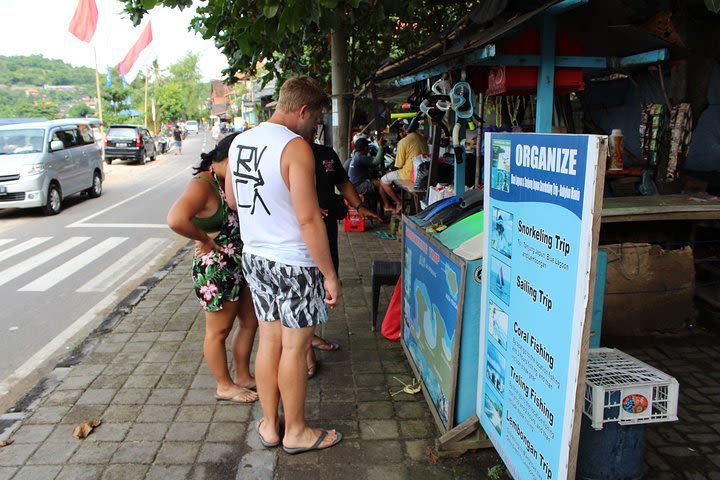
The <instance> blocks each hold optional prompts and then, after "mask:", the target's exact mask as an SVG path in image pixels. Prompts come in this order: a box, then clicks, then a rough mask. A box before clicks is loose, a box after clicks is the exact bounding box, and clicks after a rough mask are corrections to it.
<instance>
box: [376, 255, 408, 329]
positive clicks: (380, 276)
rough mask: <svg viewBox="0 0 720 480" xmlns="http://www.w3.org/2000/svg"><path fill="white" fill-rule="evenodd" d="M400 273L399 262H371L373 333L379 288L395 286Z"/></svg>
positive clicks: (400, 265)
mask: <svg viewBox="0 0 720 480" xmlns="http://www.w3.org/2000/svg"><path fill="white" fill-rule="evenodd" d="M401 273H402V264H401V263H400V262H384V261H380V260H373V262H372V267H371V277H372V327H370V328H371V330H372V331H375V326H376V324H377V310H378V303H379V302H380V287H381V286H382V285H395V284H396V283H397V281H398V279H399V278H400V274H401Z"/></svg>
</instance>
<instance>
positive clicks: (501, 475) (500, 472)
mask: <svg viewBox="0 0 720 480" xmlns="http://www.w3.org/2000/svg"><path fill="white" fill-rule="evenodd" d="M487 478H488V479H490V480H503V479H505V478H508V476H507V470H506V469H505V465H503V464H501V463H498V464H497V465H493V466H492V467H490V468H488V470H487Z"/></svg>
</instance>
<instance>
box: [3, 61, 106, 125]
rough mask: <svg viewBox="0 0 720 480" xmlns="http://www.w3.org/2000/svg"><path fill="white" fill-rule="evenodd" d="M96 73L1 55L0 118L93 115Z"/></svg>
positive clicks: (52, 63)
mask: <svg viewBox="0 0 720 480" xmlns="http://www.w3.org/2000/svg"><path fill="white" fill-rule="evenodd" d="M94 96H95V72H94V71H93V69H92V68H87V67H73V66H72V65H70V64H68V63H65V62H63V61H62V60H52V59H49V58H45V57H43V56H42V55H28V56H20V55H15V56H1V55H0V117H46V118H57V117H63V116H65V115H70V116H84V115H87V114H93V113H94V106H95V100H94Z"/></svg>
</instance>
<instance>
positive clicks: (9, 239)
mask: <svg viewBox="0 0 720 480" xmlns="http://www.w3.org/2000/svg"><path fill="white" fill-rule="evenodd" d="M14 241H15V239H14V238H1V239H0V246H2V245H5V244H6V243H10V242H14Z"/></svg>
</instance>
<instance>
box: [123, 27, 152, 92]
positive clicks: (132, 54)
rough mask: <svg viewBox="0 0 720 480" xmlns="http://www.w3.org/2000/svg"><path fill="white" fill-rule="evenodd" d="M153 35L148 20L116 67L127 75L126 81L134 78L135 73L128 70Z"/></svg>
mask: <svg viewBox="0 0 720 480" xmlns="http://www.w3.org/2000/svg"><path fill="white" fill-rule="evenodd" d="M152 39H153V36H152V26H151V23H150V22H149V21H148V24H147V25H146V26H145V29H144V30H143V32H142V33H141V34H140V38H138V39H137V41H136V42H135V45H133V46H132V48H131V49H130V51H129V52H128V53H127V55H125V58H123V60H122V62H120V63H119V64H118V66H117V68H116V70H117V71H118V73H120V74H122V73H123V72H124V73H125V76H126V77H128V82H132V79H133V78H135V75H133V74H131V73H130V71H131V70H132V68H133V65H134V64H135V61H136V60H137V59H138V57H139V56H140V52H142V51H143V50H144V49H145V47H147V46H148V45H150V42H152Z"/></svg>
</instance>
